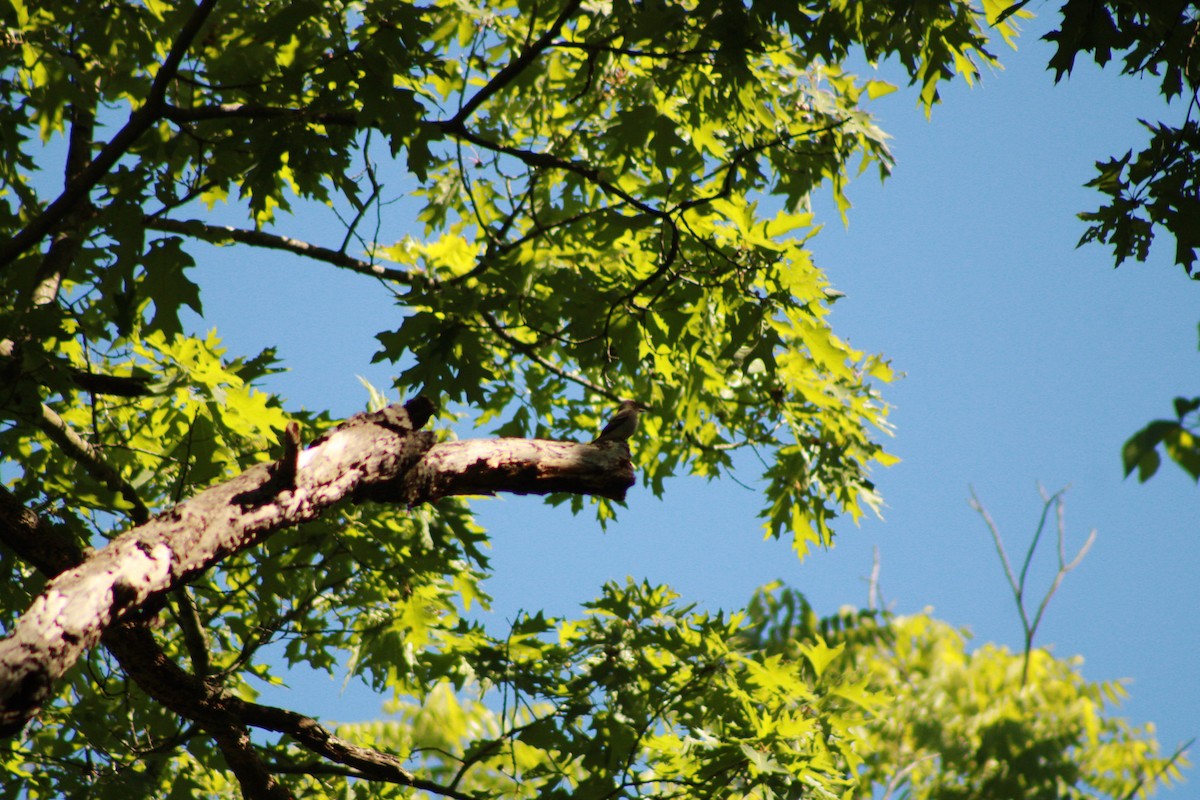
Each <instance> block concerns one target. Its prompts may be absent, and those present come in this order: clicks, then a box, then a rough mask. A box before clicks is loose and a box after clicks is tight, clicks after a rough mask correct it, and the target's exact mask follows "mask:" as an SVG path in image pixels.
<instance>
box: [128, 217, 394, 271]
mask: <svg viewBox="0 0 1200 800" xmlns="http://www.w3.org/2000/svg"><path fill="white" fill-rule="evenodd" d="M145 225H146V227H147V228H150V229H152V230H156V231H164V232H167V233H178V234H182V235H184V236H191V237H193V238H196V239H202V240H203V241H206V242H211V243H213V244H222V243H224V242H238V243H240V244H248V245H252V246H254V247H266V248H269V249H272V250H285V251H287V252H289V253H295V254H296V255H299V256H305V257H306V258H312V259H315V260H317V261H324V262H326V263H329V264H332V265H333V266H335V267H341V268H343V269H348V270H350V271H351V272H357V273H359V274H360V275H367V276H370V277H373V278H385V279H387V280H392V281H396V282H398V283H405V284H411V283H413V276H412V275H411V274H409V273H408V272H406V271H404V270H402V269H393V268H390V267H384V266H381V265H379V264H372V263H370V262H367V261H363V260H361V259H358V258H355V257H353V256H351V255H348V254H346V253H344V252H342V251H340V250H333V249H330V248H328V247H319V246H317V245H314V244H309V243H308V242H305V241H302V240H300V239H293V238H291V237H289V236H280V235H279V234H274V233H267V232H266V231H255V230H248V229H245V228H233V227H230V226H227V225H209V224H207V223H204V222H200V221H199V220H176V219H170V218H168V217H154V216H148V217H146V219H145Z"/></svg>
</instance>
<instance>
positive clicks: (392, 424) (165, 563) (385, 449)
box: [0, 398, 633, 736]
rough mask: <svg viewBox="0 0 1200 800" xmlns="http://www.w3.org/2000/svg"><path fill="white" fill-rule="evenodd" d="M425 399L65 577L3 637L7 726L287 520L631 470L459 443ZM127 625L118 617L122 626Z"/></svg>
mask: <svg viewBox="0 0 1200 800" xmlns="http://www.w3.org/2000/svg"><path fill="white" fill-rule="evenodd" d="M432 411H433V407H432V404H431V403H430V402H429V401H428V400H426V399H424V398H417V399H415V400H413V401H410V402H409V403H408V404H407V405H406V406H405V407H403V408H402V407H400V406H390V407H389V408H386V409H384V410H383V411H379V412H375V413H373V414H361V415H358V416H356V417H352V418H350V419H349V420H347V421H346V422H345V423H343V424H342V425H341V426H340V427H339V428H337V429H336V430H334V431H332V432H330V433H329V434H326V435H325V436H323V437H321V438H320V439H318V440H317V441H316V442H315V443H314V444H313V445H312V446H311V447H309V448H308V449H306V450H304V451H303V452H301V453H300V454H299V455H298V457H297V458H296V459H295V461H296V463H295V470H294V472H293V471H292V470H291V469H290V468H289V469H283V468H281V467H280V466H279V465H261V466H259V467H255V468H252V469H250V470H248V471H247V472H245V473H243V474H242V475H240V476H238V477H237V478H234V479H232V480H230V481H227V482H226V483H224V484H221V485H219V486H216V487H213V488H211V489H208V490H207V491H205V492H202V493H200V494H199V495H197V496H195V497H193V498H192V499H190V500H188V501H186V502H184V503H181V504H179V505H178V506H176V507H174V508H173V509H171V510H169V511H166V512H164V513H162V514H159V515H158V516H156V517H154V518H153V519H151V520H150V521H149V522H147V523H146V524H145V525H141V526H139V527H136V528H134V529H132V530H130V531H128V532H126V533H125V534H123V535H121V536H119V537H117V538H116V539H114V540H113V541H112V542H111V543H110V544H109V545H108V546H107V547H105V548H103V549H102V550H99V551H97V552H96V553H95V554H94V555H92V556H90V557H88V558H87V559H86V560H85V561H84V562H83V563H82V564H80V565H79V566H77V567H75V568H72V569H69V570H67V571H66V572H63V573H62V574H60V575H59V576H58V577H56V578H55V579H54V580H53V581H51V582H50V584H49V585H48V586H47V587H46V589H45V591H44V592H43V593H42V594H41V595H40V596H39V597H38V598H37V599H36V600H35V601H34V603H33V605H32V606H31V607H30V608H29V610H28V611H27V612H26V613H25V614H24V615H23V616H22V617H21V618H20V619H19V620H18V621H17V623H16V625H15V626H14V628H13V630H12V632H11V634H10V636H9V638H8V639H6V640H4V641H3V642H0V735H6V736H11V735H14V734H16V733H17V732H18V731H20V730H21V728H22V727H24V725H25V723H26V722H27V721H28V720H29V719H30V718H31V717H32V716H33V715H34V714H36V713H37V711H38V709H39V708H40V707H41V705H42V704H43V703H44V702H46V700H47V699H48V698H49V697H50V695H51V692H52V688H53V685H54V682H55V681H57V680H58V679H59V678H61V676H62V675H63V673H65V672H66V670H67V669H69V668H70V666H71V665H72V664H74V663H75V662H76V660H78V658H79V657H80V655H81V654H82V653H83V652H84V651H85V650H87V649H88V648H90V647H92V646H93V645H95V644H96V643H97V641H99V639H100V637H101V636H102V635H103V634H104V632H105V631H106V630H115V629H116V628H114V626H117V625H118V623H121V622H122V621H126V622H128V621H129V620H130V619H131V618H132V612H133V611H135V610H137V609H140V608H143V607H146V606H148V605H150V604H152V603H154V602H156V601H158V600H160V599H161V598H162V596H163V593H165V592H168V591H170V590H171V589H173V588H175V587H177V586H181V585H183V584H185V583H187V582H188V581H189V580H190V579H191V578H192V577H194V576H195V575H197V574H199V573H200V572H202V571H204V570H206V569H208V568H210V567H212V566H213V565H215V564H217V563H219V562H220V561H221V560H222V559H224V558H226V557H227V556H229V555H231V554H234V553H237V552H240V551H242V550H245V549H247V548H249V547H253V546H254V545H256V544H257V543H259V542H260V541H262V540H263V539H264V538H266V537H267V536H269V535H270V534H271V533H273V532H274V531H276V530H279V529H281V528H285V527H290V526H293V525H297V524H299V523H302V522H307V521H309V520H312V519H314V518H316V517H317V516H319V515H320V514H321V513H322V512H324V511H325V510H326V509H328V508H329V507H331V506H333V505H335V504H337V503H339V502H342V501H344V500H352V501H355V502H359V501H363V500H375V501H381V502H404V503H407V504H410V505H411V504H416V503H423V502H431V501H433V500H436V499H437V498H439V497H445V496H448V495H453V494H485V493H492V492H497V491H510V492H518V493H524V494H530V493H548V492H559V491H572V492H579V493H583V494H594V495H599V496H603V497H609V498H613V499H621V498H623V497H624V493H625V490H626V489H627V488H628V487H629V486H631V485H632V483H633V470H632V466H631V465H630V464H629V452H628V449H627V448H626V447H624V446H623V445H620V444H605V445H600V446H593V445H585V444H577V443H572V442H542V441H529V440H523V439H501V440H495V441H490V440H489V441H466V442H448V443H444V444H440V445H436V446H435V445H434V437H433V434H432V433H425V432H417V430H416V429H417V428H418V427H420V426H422V425H424V424H425V422H426V421H427V420H428V419H429V417H430V415H431V414H432ZM118 627H119V626H118Z"/></svg>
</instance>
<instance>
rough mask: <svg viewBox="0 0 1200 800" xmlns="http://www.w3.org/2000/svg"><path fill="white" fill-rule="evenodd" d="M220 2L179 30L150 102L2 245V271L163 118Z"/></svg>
mask: <svg viewBox="0 0 1200 800" xmlns="http://www.w3.org/2000/svg"><path fill="white" fill-rule="evenodd" d="M216 4H217V0H200V2H199V3H198V4H197V5H196V8H195V10H194V11H193V12H192V15H191V16H190V17H189V18H188V20H187V22H185V23H184V24H183V27H182V28H180V30H179V35H178V36H177V37H176V38H175V41H174V42H173V43H172V44H171V50H170V51H169V52H168V53H167V57H166V58H165V59H164V60H163V63H162V66H160V67H159V68H158V72H157V73H156V74H155V76H154V81H153V82H152V83H151V84H150V91H149V93H148V94H147V95H146V102H145V103H143V104H142V105H141V106H139V107H138V108H137V109H136V110H135V111H134V112H133V113H132V114H130V115H129V119H128V121H127V122H126V123H125V125H124V126H123V127H122V128H121V130H119V131H117V133H116V135H115V136H113V138H112V139H111V140H110V141H109V142H108V144H106V145H105V146H104V147H103V148H102V149H101V150H100V152H99V153H97V154H96V157H95V159H93V161H92V162H91V163H90V164H88V165H87V166H86V167H84V168H83V169H82V170H81V171H80V172H79V173H78V174H77V175H76V176H75V177H74V179H72V180H71V181H70V183H68V184H67V187H66V188H65V189H63V191H62V193H61V194H60V195H59V196H58V197H56V198H55V199H54V200H53V201H52V202H51V203H50V205H48V206H46V208H45V209H44V210H43V211H42V213H40V214H38V215H37V216H36V217H34V218H33V220H32V221H31V222H30V223H29V224H28V225H26V226H25V227H24V228H22V229H21V230H20V231H18V232H17V234H16V235H15V236H13V237H12V238H11V239H9V240H8V241H6V242H0V268H2V267H4V266H6V265H8V264H9V263H11V262H12V261H13V260H15V259H16V258H17V257H18V256H20V255H21V254H23V253H25V252H26V251H27V250H29V249H30V248H32V247H35V246H36V245H37V244H38V242H40V241H42V239H44V238H45V237H46V236H47V235H49V234H50V233H51V232H53V231H54V230H55V229H56V228H57V227H58V225H59V223H60V222H62V221H63V219H64V218H65V217H66V216H67V215H68V214H70V213H71V212H72V211H73V210H75V209H76V208H77V207H78V206H79V205H80V204H81V203H84V202H86V201H87V197H88V194H89V192H91V190H92V188H93V187H95V185H96V184H97V183H99V182H100V181H101V180H102V179H103V178H104V176H105V175H107V174H108V171H109V170H110V169H112V168H113V166H114V165H115V164H116V163H117V161H119V160H120V159H121V157H122V156H123V155H125V153H126V152H128V151H129V148H130V147H132V146H133V144H134V142H136V141H137V140H138V139H139V138H140V137H141V135H142V134H143V133H145V132H146V131H147V130H148V129H149V128H150V127H151V126H152V125H153V124H154V123H155V122H156V121H157V120H158V119H159V118H160V117H161V116H162V112H163V109H164V108H165V106H166V103H165V98H166V94H167V86H168V85H169V84H170V82H171V81H172V80H174V79H175V74H176V72H177V71H178V70H179V64H180V62H181V61H183V57H184V55H185V54H186V53H187V51H188V48H189V47H191V45H192V41H193V40H194V39H195V38H196V35H197V34H198V33H199V32H200V28H201V27H203V25H204V22H205V21H206V20H207V19H208V16H209V14H210V13H212V10H213V7H214V6H216Z"/></svg>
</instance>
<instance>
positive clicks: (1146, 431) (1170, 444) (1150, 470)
mask: <svg viewBox="0 0 1200 800" xmlns="http://www.w3.org/2000/svg"><path fill="white" fill-rule="evenodd" d="M1197 409H1200V397H1192V398H1187V397H1176V398H1175V419H1156V420H1154V421H1152V422H1151V423H1150V424H1148V425H1147V426H1146V427H1144V428H1142V429H1141V430H1140V431H1138V432H1137V433H1135V434H1134V435H1133V436H1131V437H1130V438H1129V441H1127V442H1125V448H1124V450H1123V451H1122V453H1121V455H1122V457H1123V459H1124V461H1125V475H1126V477H1128V476H1129V475H1132V474H1133V472H1134V470H1137V474H1138V480H1139V481H1141V482H1143V483H1145V482H1146V481H1148V480H1150V478H1152V477H1154V473H1156V472H1158V467H1159V465H1160V464H1162V457H1161V456H1160V455H1159V454H1158V448H1159V446H1160V445H1161V446H1162V448H1163V450H1164V451H1166V454H1167V455H1168V456H1169V457H1170V458H1171V460H1172V461H1174V462H1175V463H1176V464H1178V465H1179V466H1180V468H1181V469H1183V471H1184V472H1186V473H1187V474H1188V475H1191V476H1192V479H1193V480H1197V481H1200V444H1198V443H1197V437H1196V426H1197V414H1196V411H1197Z"/></svg>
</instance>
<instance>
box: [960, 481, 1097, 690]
mask: <svg viewBox="0 0 1200 800" xmlns="http://www.w3.org/2000/svg"><path fill="white" fill-rule="evenodd" d="M1068 488H1070V487H1064V488H1062V489H1059V490H1058V491H1057V492H1055V493H1054V494H1047V493H1046V490H1045V489H1044V488H1043V487H1042V486H1041V485H1040V484H1039V485H1038V492H1039V493H1040V494H1041V496H1042V513H1041V517H1040V518H1039V520H1038V526H1037V529H1036V530H1035V531H1034V534H1033V540H1032V541H1031V542H1030V543H1029V547H1028V548H1027V549H1026V551H1025V560H1024V562H1023V563H1022V565H1021V573H1020V575H1019V576H1017V575H1015V574H1014V573H1013V570H1012V562H1010V561H1009V558H1008V553H1007V552H1006V551H1005V549H1004V540H1003V538H1002V537H1001V536H1000V529H999V528H998V527H997V526H996V523H995V521H994V520H993V519H992V517H991V515H990V514H988V512H987V509H986V508H984V507H983V503H981V502H980V500H979V497H978V496H977V495H976V494H975V489H974V488H972V489H971V500H970V506H971V508H972V509H974V510H975V511H976V512H977V513H978V514H979V516H980V517H982V518H983V521H984V524H985V525H987V529H988V532H989V533H990V534H991V536H992V542H993V543H994V544H995V546H996V553H997V554H998V555H999V556H1000V563H1001V565H1002V566H1003V567H1004V575H1005V577H1006V578H1007V579H1008V585H1009V589H1010V590H1011V591H1012V594H1013V599H1014V600H1015V601H1016V604H1017V613H1018V614H1019V615H1020V618H1021V630H1022V634H1023V637H1024V646H1023V650H1024V660H1023V662H1022V666H1021V684H1022V685H1024V684H1025V682H1026V681H1027V680H1028V677H1029V658H1030V655H1031V653H1032V651H1033V640H1034V637H1035V636H1036V635H1037V630H1038V627H1039V626H1040V625H1041V624H1042V618H1043V617H1044V616H1045V613H1046V608H1047V607H1048V606H1049V605H1050V600H1051V598H1053V597H1054V595H1055V593H1056V592H1057V591H1058V587H1059V586H1061V585H1062V582H1063V579H1064V578H1065V577H1066V576H1067V573H1069V572H1071V571H1072V570H1074V569H1075V568H1076V567H1078V566H1079V565H1080V564H1081V563H1082V562H1083V559H1084V556H1086V555H1087V553H1088V551H1089V550H1091V548H1092V544H1093V543H1095V541H1096V529H1095V528H1093V529H1092V530H1091V531H1090V532H1089V533H1088V537H1087V540H1086V541H1085V542H1084V543H1083V546H1081V547H1080V548H1079V551H1078V552H1077V553H1076V554H1075V556H1074V557H1073V558H1072V559H1071V560H1070V561H1068V560H1067V558H1066V545H1065V538H1066V518H1065V514H1064V501H1063V495H1065V494H1066V491H1067V489H1068ZM1052 508H1053V509H1054V512H1055V520H1056V528H1057V533H1058V569H1057V570H1056V571H1055V573H1054V579H1053V580H1052V581H1051V583H1050V586H1049V588H1047V589H1046V592H1045V593H1044V594H1043V595H1042V599H1041V601H1040V602H1039V603H1038V607H1037V612H1036V613H1035V614H1034V615H1033V617H1032V618H1030V616H1029V611H1028V609H1027V607H1026V603H1025V592H1026V581H1027V579H1028V577H1029V567H1030V564H1031V563H1032V561H1033V555H1034V553H1035V552H1036V551H1037V548H1038V545H1039V544H1040V543H1041V540H1042V534H1043V532H1044V531H1045V527H1046V520H1047V519H1048V518H1049V516H1050V510H1051V509H1052Z"/></svg>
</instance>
